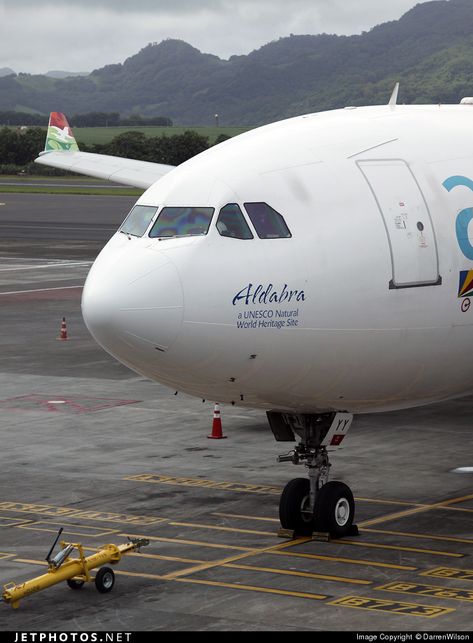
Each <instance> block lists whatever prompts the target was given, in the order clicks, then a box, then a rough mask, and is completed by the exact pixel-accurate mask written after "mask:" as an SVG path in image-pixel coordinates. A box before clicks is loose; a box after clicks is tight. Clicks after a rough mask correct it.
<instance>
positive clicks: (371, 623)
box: [0, 194, 473, 632]
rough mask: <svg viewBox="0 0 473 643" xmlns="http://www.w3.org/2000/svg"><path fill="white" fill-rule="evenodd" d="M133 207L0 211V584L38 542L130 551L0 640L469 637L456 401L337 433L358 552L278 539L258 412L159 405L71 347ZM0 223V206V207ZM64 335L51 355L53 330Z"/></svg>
mask: <svg viewBox="0 0 473 643" xmlns="http://www.w3.org/2000/svg"><path fill="white" fill-rule="evenodd" d="M133 201H134V199H133V198H128V197H119V196H113V197H112V196H109V197H95V196H94V197H91V196H89V197H86V196H62V195H61V196H59V195H58V196H54V195H34V194H33V195H18V194H0V237H1V238H0V310H1V314H0V331H1V332H0V343H1V348H0V410H1V412H0V436H1V445H2V448H1V451H0V489H1V491H0V585H4V584H6V583H8V582H15V583H21V582H23V581H25V580H27V579H30V578H33V577H35V576H37V575H39V574H42V573H44V572H45V571H46V562H45V556H46V554H47V552H48V550H49V547H50V545H51V544H52V541H53V540H54V538H55V535H56V533H57V530H58V529H59V528H60V527H63V528H64V532H63V535H62V538H64V539H65V540H67V541H68V542H75V543H77V542H80V543H82V545H83V546H84V547H85V549H86V554H90V553H92V552H93V551H94V550H96V549H97V548H100V546H101V545H104V544H107V543H115V544H119V543H122V542H125V541H126V540H127V537H128V536H130V537H132V536H144V537H146V538H149V540H150V544H149V545H148V546H147V547H145V548H143V549H142V552H141V553H136V554H131V555H128V556H126V557H124V558H123V559H122V561H121V562H120V563H119V564H118V565H117V566H116V567H115V568H114V571H115V573H116V584H115V587H114V588H113V590H112V591H111V592H110V593H107V594H100V593H98V592H97V591H96V589H95V587H94V585H93V583H91V584H86V585H85V586H84V587H83V588H82V589H81V590H78V591H74V590H71V589H69V587H67V585H66V584H65V583H61V584H58V585H56V586H54V587H52V588H49V589H46V590H44V591H42V592H39V593H36V594H33V595H31V596H29V597H26V598H25V599H24V600H22V601H21V603H20V606H19V608H18V609H12V607H11V606H9V605H7V604H5V603H0V631H6V630H14V631H22V632H23V631H24V632H26V631H41V630H52V631H75V632H81V631H104V632H106V631H121V632H130V631H149V630H172V631H215V630H220V631H230V630H238V631H301V630H306V631H322V632H326V631H333V630H340V631H378V632H379V631H397V632H399V631H421V632H422V631H423V632H427V631H434V632H435V631H437V632H440V631H455V632H457V631H469V630H471V613H472V603H473V558H472V555H473V476H472V474H467V473H464V474H461V473H456V472H454V470H455V469H457V468H459V467H468V466H470V467H471V466H472V465H473V444H472V439H471V435H472V428H471V423H472V421H471V406H472V401H473V400H472V398H464V399H461V400H455V401H450V402H446V403H442V404H438V405H435V406H431V407H424V408H420V409H413V410H410V411H403V412H396V413H385V414H376V415H361V416H357V417H356V419H355V422H354V425H353V428H352V429H351V430H350V433H349V435H348V437H347V439H346V441H345V443H346V446H345V447H344V448H343V449H342V450H340V451H337V453H335V454H334V455H333V457H332V458H331V461H332V465H333V466H332V472H331V477H332V479H338V480H342V481H344V482H346V483H348V484H349V485H350V487H351V488H352V490H353V492H354V495H355V498H356V522H357V524H358V526H359V529H360V535H359V536H358V537H350V538H347V539H343V540H340V541H333V540H332V541H330V542H319V541H315V540H312V539H308V538H296V539H292V540H291V539H287V538H286V539H284V538H279V537H278V534H277V531H278V528H279V520H278V502H279V494H280V492H281V490H282V488H283V487H284V485H285V484H286V483H287V482H288V481H289V480H290V479H291V478H294V477H303V476H305V470H304V468H303V467H294V466H293V465H291V464H287V463H286V464H280V465H279V464H276V457H277V455H279V454H281V453H283V452H284V450H285V447H286V445H284V444H283V445H281V444H279V445H278V444H277V443H276V442H275V441H274V438H273V436H272V433H271V431H270V430H269V427H268V425H267V422H266V417H265V414H264V413H263V412H261V411H251V410H248V409H244V408H238V406H234V407H231V406H230V407H228V406H222V407H221V410H222V423H223V432H224V435H226V436H227V439H224V440H209V439H208V437H207V436H208V435H209V433H210V431H211V426H212V412H213V401H206V402H203V401H202V400H199V399H195V398H191V397H188V396H185V395H181V394H177V395H176V394H175V393H176V392H175V391H173V390H169V389H167V388H165V387H163V386H161V385H159V384H156V383H153V382H150V381H147V380H145V379H143V378H142V377H140V376H138V375H136V374H135V373H133V372H131V371H129V370H128V369H126V368H125V367H123V366H121V365H120V364H118V363H117V362H115V361H114V360H113V359H112V358H111V357H109V356H108V355H107V354H106V353H104V352H103V351H102V350H101V349H100V348H99V347H98V346H97V345H96V344H95V343H94V341H93V340H92V338H91V337H90V336H89V334H88V332H87V330H86V328H85V326H84V323H83V321H82V317H81V313H80V296H81V289H82V285H83V283H84V280H85V277H86V275H87V272H88V270H89V268H90V265H91V262H92V261H93V259H94V257H95V256H96V254H97V252H98V251H99V249H100V247H101V246H102V245H103V244H104V243H105V241H106V240H107V239H108V238H109V237H110V236H111V234H113V231H114V230H115V229H116V227H117V226H118V225H119V224H120V222H121V220H122V219H123V218H124V217H125V215H126V213H127V211H128V210H129V209H130V207H131V205H132V204H133ZM2 204H3V205H2ZM63 317H65V318H66V322H67V331H68V340H67V341H62V340H59V339H58V337H59V335H60V327H61V320H62V318H63Z"/></svg>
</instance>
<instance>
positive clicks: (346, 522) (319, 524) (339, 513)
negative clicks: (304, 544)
mask: <svg viewBox="0 0 473 643" xmlns="http://www.w3.org/2000/svg"><path fill="white" fill-rule="evenodd" d="M354 517H355V501H354V499H353V494H352V492H351V489H350V487H348V486H347V485H346V484H345V483H344V482H336V481H333V482H327V484H324V486H323V487H322V488H321V489H320V490H319V493H318V494H317V501H316V505H315V530H316V531H324V532H329V533H330V535H331V536H333V537H334V538H342V537H343V536H346V535H347V534H348V533H350V531H351V529H352V525H353V519H354Z"/></svg>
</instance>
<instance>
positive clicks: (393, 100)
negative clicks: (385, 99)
mask: <svg viewBox="0 0 473 643" xmlns="http://www.w3.org/2000/svg"><path fill="white" fill-rule="evenodd" d="M398 94H399V83H396V84H395V85H394V89H393V93H392V94H391V98H390V99H389V103H388V105H389V106H390V107H396V105H397V95H398Z"/></svg>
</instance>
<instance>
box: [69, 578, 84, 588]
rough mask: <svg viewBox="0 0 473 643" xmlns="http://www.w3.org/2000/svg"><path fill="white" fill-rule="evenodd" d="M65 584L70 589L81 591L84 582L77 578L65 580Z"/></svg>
mask: <svg viewBox="0 0 473 643" xmlns="http://www.w3.org/2000/svg"><path fill="white" fill-rule="evenodd" d="M66 583H67V584H68V585H69V587H70V588H71V589H82V587H83V586H84V581H83V580H79V579H77V578H68V579H67V580H66Z"/></svg>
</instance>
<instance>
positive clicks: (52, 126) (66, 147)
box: [44, 112, 79, 152]
mask: <svg viewBox="0 0 473 643" xmlns="http://www.w3.org/2000/svg"><path fill="white" fill-rule="evenodd" d="M44 151H45V152H52V151H56V152H57V151H62V152H78V151H79V146H78V145H77V142H76V139H75V138H74V134H73V133H72V129H71V128H70V126H69V123H68V122H67V118H66V117H65V116H64V114H61V112H51V114H50V116H49V125H48V133H47V136H46V146H45V148H44Z"/></svg>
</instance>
